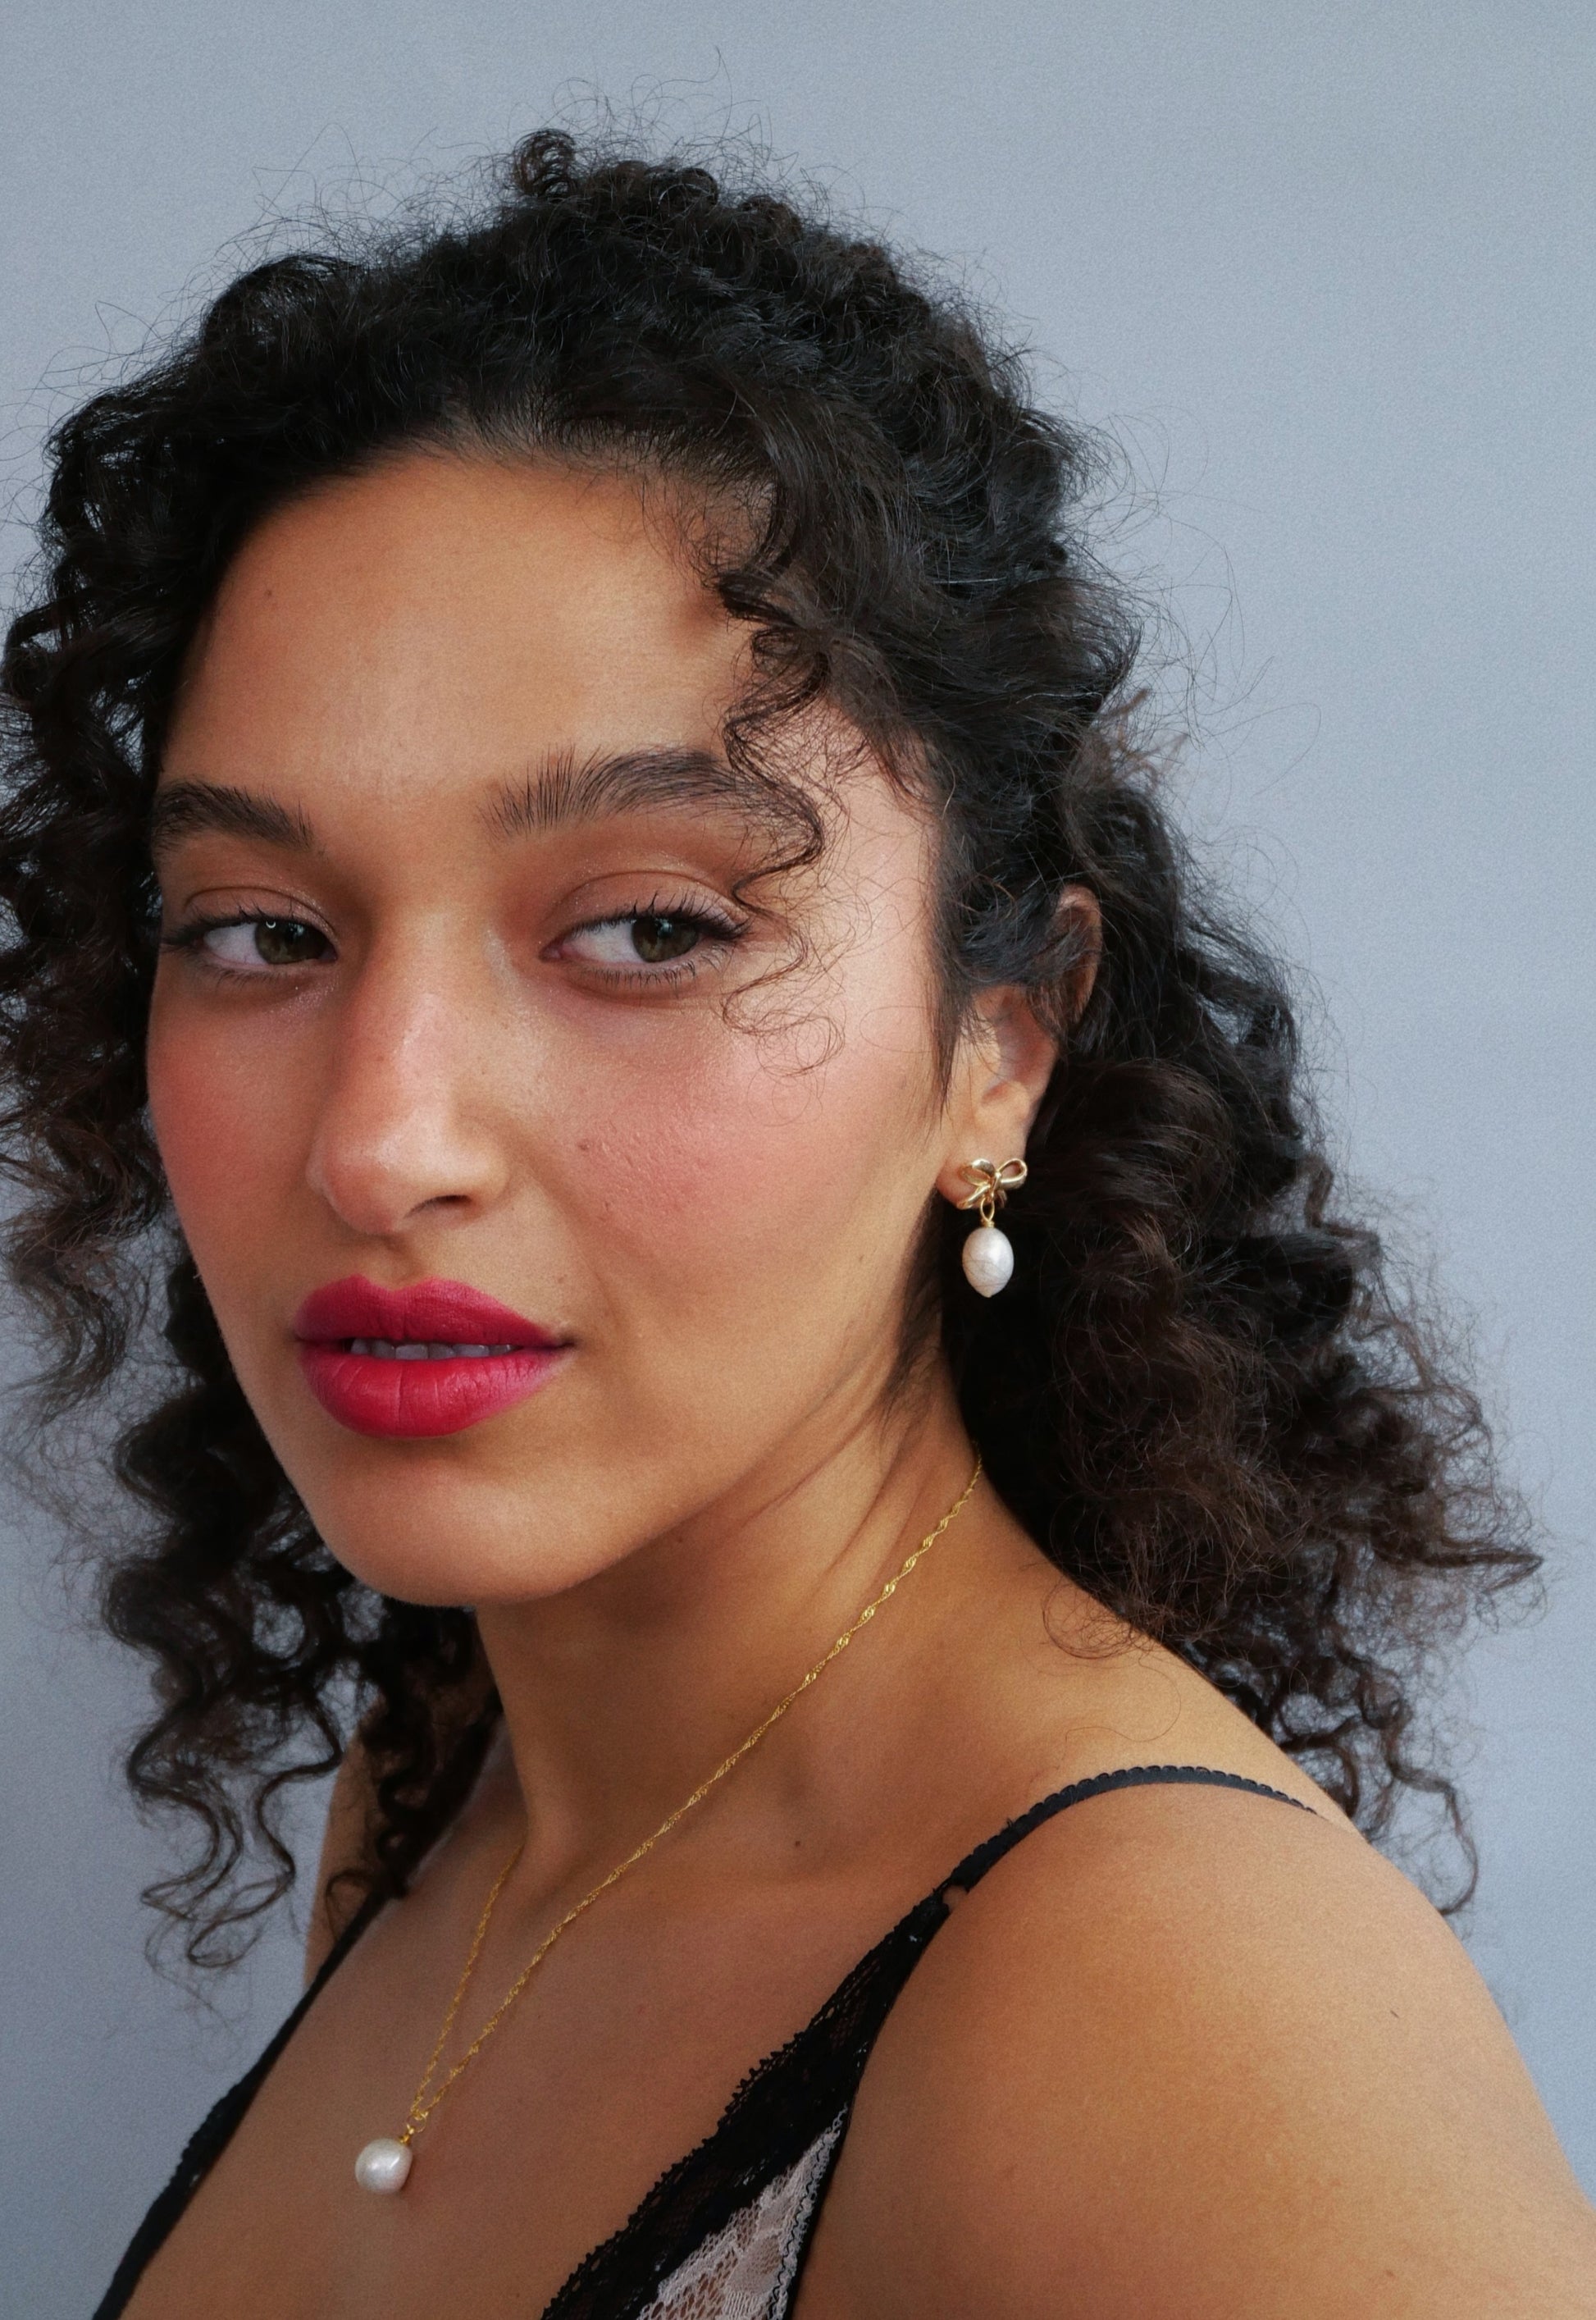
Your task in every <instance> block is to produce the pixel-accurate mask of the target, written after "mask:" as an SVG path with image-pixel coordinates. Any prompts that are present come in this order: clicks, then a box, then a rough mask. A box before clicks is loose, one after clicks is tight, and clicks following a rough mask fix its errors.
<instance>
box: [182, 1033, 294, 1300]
mask: <svg viewBox="0 0 1596 2320" xmlns="http://www.w3.org/2000/svg"><path fill="white" fill-rule="evenodd" d="M175 1014H176V1010H170V1009H165V1010H163V1009H162V1008H161V1007H160V1005H159V1003H158V1004H157V1008H156V1010H155V1013H154V1015H153V1017H152V1020H151V1025H150V1036H149V1048H148V1065H147V1067H148V1073H149V1111H150V1122H151V1125H152V1127H153V1128H154V1130H155V1139H156V1145H157V1148H158V1151H159V1153H160V1157H161V1164H162V1166H163V1167H164V1169H165V1171H166V1176H167V1185H168V1187H169V1189H170V1192H171V1194H172V1201H173V1205H174V1207H175V1208H176V1211H177V1220H178V1223H179V1224H180V1225H181V1226H182V1228H183V1233H184V1237H185V1239H186V1241H187V1243H188V1246H189V1248H190V1250H191V1252H192V1253H193V1255H194V1260H195V1262H196V1263H197V1264H198V1265H199V1267H200V1271H201V1274H202V1276H203V1279H204V1282H205V1285H206V1289H207V1291H208V1292H209V1293H210V1296H211V1299H212V1303H213V1304H214V1305H216V1306H217V1308H218V1317H219V1319H224V1321H225V1315H224V1313H223V1311H222V1310H221V1309H222V1308H223V1307H225V1305H226V1304H228V1303H229V1302H230V1299H229V1293H228V1292H229V1288H230V1284H231V1283H232V1282H235V1281H238V1282H240V1283H241V1282H242V1281H243V1280H245V1279H247V1278H248V1276H249V1275H250V1274H251V1273H253V1272H254V1271H255V1270H256V1268H257V1264H259V1263H261V1262H263V1261H266V1257H267V1255H268V1247H267V1244H268V1243H269V1241H270V1239H271V1237H272V1226H273V1220H274V1219H275V1217H276V1216H277V1215H278V1213H279V1211H280V1208H281V1202H280V1200H279V1198H278V1197H277V1193H278V1190H279V1185H280V1180H281V1177H282V1174H283V1172H284V1168H285V1167H286V1166H288V1165H291V1164H290V1162H289V1160H288V1157H287V1155H285V1154H284V1152H283V1151H282V1150H280V1149H279V1148H278V1147H279V1146H280V1145H281V1144H282V1143H283V1141H284V1130H285V1128H286V1120H285V1118H284V1107H283V1105H282V1103H281V1093H282V1092H281V1090H276V1091H275V1095H276V1097H277V1101H275V1102H274V1101H273V1098H274V1090H273V1088H272V1086H271V1083H270V1080H269V1077H268V1075H267V1074H266V1073H265V1072H264V1071H263V1070H262V1068H261V1066H260V1063H259V1059H251V1058H248V1057H247V1056H245V1057H241V1056H239V1054H238V1053H237V1052H236V1051H231V1050H230V1049H228V1048H225V1047H215V1046H213V1045H212V1043H210V1042H209V1041H206V1040H204V1039H203V1038H199V1037H197V1036H195V1035H194V1033H193V1032H192V1031H187V1030H185V1028H184V1027H183V1025H182V1023H181V1021H180V1020H175ZM274 1112H275V1124H274V1119H273V1114H274Z"/></svg>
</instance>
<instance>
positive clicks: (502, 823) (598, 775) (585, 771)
mask: <svg viewBox="0 0 1596 2320" xmlns="http://www.w3.org/2000/svg"><path fill="white" fill-rule="evenodd" d="M706 807H711V808H719V809H720V810H722V811H725V810H726V809H727V808H730V809H732V810H733V811H735V812H737V813H739V814H740V815H741V816H742V817H743V818H744V820H750V821H753V822H756V823H758V824H759V825H761V826H762V827H766V828H769V827H771V826H772V825H774V826H777V827H781V828H786V827H788V826H789V825H796V824H797V823H798V822H800V821H804V820H806V817H805V816H804V815H803V814H802V813H801V812H795V811H794V805H793V802H792V801H790V800H789V799H787V798H786V797H785V796H784V794H783V792H782V790H781V788H780V785H778V784H769V783H766V782H764V781H762V780H761V778H760V777H759V775H757V774H756V773H754V772H753V771H751V770H744V768H742V767H739V766H732V765H730V764H728V763H727V762H726V760H725V759H724V758H721V757H714V756H712V755H711V754H710V752H709V751H708V750H707V749H693V748H681V747H679V746H677V745H674V744H670V743H662V744H654V745H651V746H648V747H645V748H637V749H627V750H623V751H620V752H618V753H613V754H605V753H600V752H595V753H594V754H592V755H591V756H588V757H579V756H578V755H577V753H576V751H575V750H574V749H561V750H556V751H555V752H554V753H553V755H551V756H550V757H546V758H544V759H543V760H542V761H541V762H540V763H539V764H537V765H536V766H533V767H532V768H531V770H530V771H529V772H528V773H527V774H525V775H521V776H520V777H519V778H518V779H517V780H515V781H510V782H505V783H502V784H500V786H499V788H498V789H497V790H496V791H495V792H494V793H493V794H492V796H491V798H489V799H488V800H487V802H485V803H484V805H483V806H482V813H483V815H484V817H485V819H486V820H487V822H488V824H489V827H490V828H491V829H494V830H495V831H497V833H498V834H499V835H500V837H504V838H520V837H527V836H532V835H538V834H541V833H543V832H546V831H548V830H551V829H561V828H564V827H565V826H567V825H569V824H571V823H580V822H584V821H598V820H602V819H603V818H604V817H605V816H607V815H609V814H619V813H636V812H640V811H647V810H649V809H653V810H654V811H658V810H660V809H662V808H663V809H665V810H667V811H669V810H672V809H673V810H675V811H691V810H693V809H694V808H699V809H703V808H706ZM207 830H215V831H220V832H221V833H222V834H223V835H224V836H227V837H230V838H257V839H259V840H261V841H262V842H263V843H265V844H266V845H268V846H277V847H286V848H288V849H289V850H290V851H291V852H293V853H297V854H309V853H311V852H313V851H314V849H315V846H316V835H315V831H314V829H312V827H311V821H310V819H309V817H308V816H307V815H306V814H305V812H304V811H302V808H300V807H297V806H292V807H291V806H284V805H280V804H279V803H278V802H276V800H275V799H274V798H266V797H262V796H260V795H259V794H258V793H257V792H256V791H253V790H246V789H239V788H236V787H235V786H234V785H233V784H230V783H226V782H205V781H180V782H173V783H172V784H170V785H169V786H168V787H167V788H165V789H160V790H158V791H157V792H156V794H155V799H154V802H153V803H152V805H151V807H150V812H149V850H150V853H151V855H152V856H153V857H155V858H156V859H157V860H158V859H159V857H160V856H161V855H162V854H163V853H166V852H167V851H168V850H169V849H170V848H171V847H174V846H175V845H176V844H177V842H178V841H179V839H181V838H190V837H194V836H195V835H197V834H199V833H200V832H203V831H207Z"/></svg>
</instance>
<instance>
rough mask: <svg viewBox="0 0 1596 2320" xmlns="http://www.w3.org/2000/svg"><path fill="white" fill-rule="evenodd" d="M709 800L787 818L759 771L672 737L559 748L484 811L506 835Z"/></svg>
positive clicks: (755, 814)
mask: <svg viewBox="0 0 1596 2320" xmlns="http://www.w3.org/2000/svg"><path fill="white" fill-rule="evenodd" d="M705 806H708V807H720V808H722V809H725V808H726V807H731V808H732V809H733V810H734V811H737V812H739V813H741V814H742V815H744V817H745V818H747V819H751V820H757V821H759V822H761V823H769V822H770V821H771V820H786V819H787V816H786V815H784V814H783V813H782V812H781V811H780V806H779V804H778V798H777V793H775V792H774V791H773V790H772V788H771V785H770V784H767V783H764V782H762V781H761V780H760V779H759V777H758V775H755V774H753V773H751V772H745V771H744V770H742V769H741V768H739V767H737V766H731V765H728V764H727V763H726V760H725V759H724V758H721V757H713V756H711V755H710V753H709V751H708V750H707V749H690V748H680V747H676V746H672V745H669V744H666V745H654V746H652V747H648V748H639V749H627V750H623V751H621V752H619V753H618V754H615V755H602V754H597V753H596V754H594V755H593V756H591V757H578V756H577V754H576V752H575V751H574V750H573V749H563V750H556V751H555V754H554V755H553V756H552V757H546V758H545V759H544V760H543V761H542V763H541V764H540V765H537V766H534V767H533V769H532V770H531V772H530V773H528V774H527V775H524V776H523V777H522V779H520V780H519V781H517V782H507V783H505V784H503V785H502V787H501V788H500V790H499V791H498V792H497V793H496V794H495V795H494V797H493V798H492V799H491V802H489V804H488V805H487V807H486V808H485V809H484V811H485V812H486V814H487V817H488V820H489V821H490V822H491V825H492V827H493V828H494V829H497V830H499V831H500V833H501V834H502V835H503V836H504V837H506V838H520V837H526V836H528V835H533V834H536V833H539V832H542V831H545V830H549V829H560V828H562V827H564V825H566V824H569V823H572V822H582V821H598V820H602V819H603V818H604V816H605V815H607V814H612V813H637V812H641V811H647V810H649V809H651V808H652V809H654V810H656V811H657V810H659V809H661V808H664V809H666V810H672V809H674V810H676V811H681V810H683V809H687V810H690V809H692V808H693V807H705Z"/></svg>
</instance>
